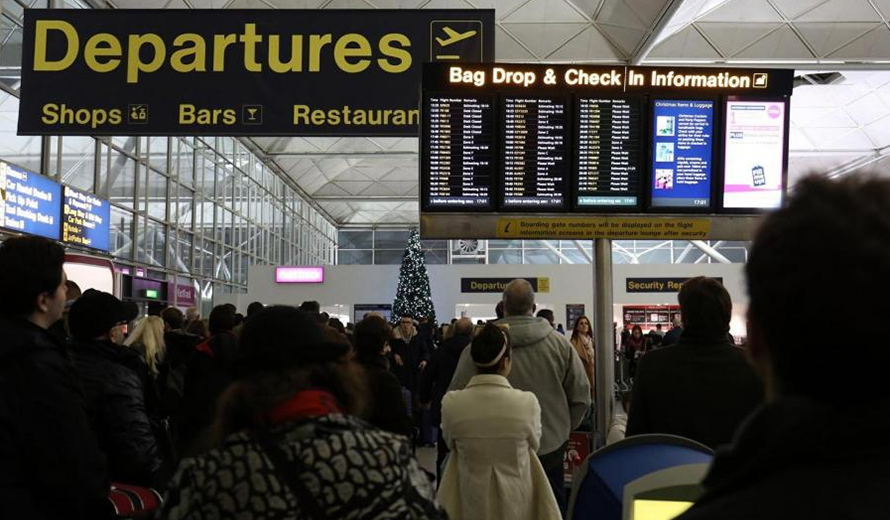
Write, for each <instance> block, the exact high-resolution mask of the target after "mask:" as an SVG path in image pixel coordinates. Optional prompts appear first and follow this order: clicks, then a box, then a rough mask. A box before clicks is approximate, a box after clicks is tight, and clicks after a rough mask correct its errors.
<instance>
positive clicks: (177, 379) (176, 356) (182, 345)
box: [157, 330, 201, 417]
mask: <svg viewBox="0 0 890 520" xmlns="http://www.w3.org/2000/svg"><path fill="white" fill-rule="evenodd" d="M200 342H201V338H200V337H199V336H196V335H194V334H189V333H187V332H183V331H180V330H174V331H168V332H165V333H164V345H165V346H166V352H165V353H164V359H163V360H161V363H160V364H159V365H158V379H157V387H158V394H159V396H160V399H161V411H162V412H163V414H164V415H165V416H169V417H175V416H177V415H178V414H179V411H180V408H181V407H182V398H183V396H184V395H185V377H186V373H187V371H188V365H189V362H190V361H191V359H192V356H194V355H195V352H197V350H196V349H195V347H196V346H197V345H198V343H200Z"/></svg>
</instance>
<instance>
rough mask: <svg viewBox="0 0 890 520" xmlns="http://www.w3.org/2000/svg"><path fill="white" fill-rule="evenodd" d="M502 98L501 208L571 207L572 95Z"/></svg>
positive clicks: (551, 208) (540, 208)
mask: <svg viewBox="0 0 890 520" xmlns="http://www.w3.org/2000/svg"><path fill="white" fill-rule="evenodd" d="M501 102H502V122H501V125H500V127H501V134H500V135H501V140H502V142H501V156H500V159H501V168H500V169H501V171H502V174H503V176H502V179H503V184H502V185H501V197H500V203H501V204H500V206H501V208H502V209H505V210H506V209H509V210H520V211H521V210H531V211H534V210H547V211H553V210H565V209H568V195H567V194H568V187H569V182H568V181H569V141H570V137H569V135H568V132H569V125H568V122H569V116H568V101H567V99H566V98H544V97H513V96H505V97H504V98H503V99H502V101H501Z"/></svg>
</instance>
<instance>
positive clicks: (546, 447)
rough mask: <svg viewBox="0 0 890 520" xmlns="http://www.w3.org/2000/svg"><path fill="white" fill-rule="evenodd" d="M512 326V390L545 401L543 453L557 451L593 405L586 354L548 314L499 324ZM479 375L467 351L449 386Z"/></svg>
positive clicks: (512, 318) (462, 384)
mask: <svg viewBox="0 0 890 520" xmlns="http://www.w3.org/2000/svg"><path fill="white" fill-rule="evenodd" d="M501 324H506V325H508V326H509V327H510V329H509V330H510V338H511V339H512V341H513V368H512V370H511V371H510V375H509V376H508V377H507V380H508V381H510V384H511V385H512V386H513V388H516V389H518V390H525V391H527V392H532V393H533V394H535V397H537V398H538V402H539V403H540V405H541V423H542V426H543V435H542V436H541V447H540V449H539V450H538V453H539V454H541V456H543V455H546V454H549V453H552V452H554V451H556V450H558V449H559V448H560V447H561V446H562V445H563V444H565V443H566V442H568V440H569V434H571V432H572V430H573V429H575V428H577V427H578V425H579V424H581V420H582V419H583V418H584V414H585V413H587V409H588V407H589V406H590V383H588V382H587V374H586V373H585V372H584V365H582V364H581V358H579V357H578V354H577V353H576V352H575V349H574V348H573V347H572V344H571V343H569V340H567V339H566V337H565V336H563V335H562V334H559V333H558V332H556V331H555V330H553V327H551V326H550V323H549V322H548V321H547V320H545V319H544V318H535V317H533V316H508V317H506V318H504V319H502V320H498V325H501ZM474 375H476V366H475V365H474V364H473V359H472V357H471V356H470V349H468V348H467V349H464V351H463V353H461V355H460V361H458V364H457V370H456V371H455V372H454V378H453V379H452V380H451V385H450V386H449V387H448V389H449V390H460V389H463V388H464V387H465V386H467V383H469V382H470V379H471V378H472V377H473V376H474Z"/></svg>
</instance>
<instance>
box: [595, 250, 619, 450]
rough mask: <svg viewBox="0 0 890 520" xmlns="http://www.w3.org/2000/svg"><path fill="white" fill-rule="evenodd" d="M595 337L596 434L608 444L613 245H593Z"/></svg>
mask: <svg viewBox="0 0 890 520" xmlns="http://www.w3.org/2000/svg"><path fill="white" fill-rule="evenodd" d="M593 255H594V258H593V259H594V261H593V317H594V319H593V334H594V336H593V337H594V341H595V343H596V370H595V374H594V378H595V379H594V385H595V386H596V433H597V437H598V438H599V439H602V440H603V441H605V438H606V434H608V432H609V427H610V426H611V425H612V414H613V409H614V408H615V399H614V396H613V395H612V394H613V387H614V385H615V345H614V344H613V342H614V333H613V323H612V319H613V317H612V241H611V240H609V239H597V240H594V244H593Z"/></svg>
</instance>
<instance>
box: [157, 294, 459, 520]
mask: <svg viewBox="0 0 890 520" xmlns="http://www.w3.org/2000/svg"><path fill="white" fill-rule="evenodd" d="M240 347H241V354H242V357H241V361H240V362H239V364H238V369H237V371H236V374H235V378H236V379H235V382H234V383H233V384H232V386H230V387H229V388H228V390H226V392H225V393H224V394H223V395H222V397H221V399H220V403H219V414H218V416H217V418H216V421H215V422H214V424H213V426H212V428H211V430H210V433H211V435H210V436H209V437H208V438H207V446H205V448H206V450H205V451H204V452H203V453H202V454H201V455H197V456H194V457H190V458H186V459H184V460H183V461H182V462H181V463H180V466H179V469H178V471H177V472H176V475H175V476H174V477H173V480H172V482H171V485H170V491H169V493H168V495H167V497H166V498H165V501H164V505H163V508H162V510H161V513H160V518H161V519H164V520H179V519H185V518H187V519H190V520H203V519H208V520H209V519H214V520H229V519H232V520H233V519H236V518H266V519H285V518H287V519H297V520H302V519H310V518H311V519H316V520H318V519H322V518H331V519H333V518H362V519H367V520H375V519H390V518H393V519H395V518H398V519H409V518H416V519H433V520H438V519H442V520H444V519H445V518H446V516H445V512H444V511H442V510H441V509H440V508H439V507H438V506H437V505H436V504H435V501H434V500H433V494H434V492H433V487H432V483H431V481H430V480H429V478H428V477H427V476H426V475H425V474H424V473H423V472H422V470H420V468H419V466H418V465H417V462H416V461H415V460H414V459H413V458H412V457H411V445H410V442H409V441H408V439H407V438H405V437H402V436H400V435H395V434H393V433H389V432H385V431H383V430H380V429H378V428H376V427H374V426H371V425H370V424H368V423H366V422H365V421H363V420H362V419H361V417H363V416H364V415H365V410H366V402H365V396H366V395H367V392H368V389H367V385H366V382H365V381H364V379H363V377H362V373H363V371H362V369H361V368H360V367H359V366H358V365H356V364H355V362H353V361H352V360H351V356H350V350H349V345H348V343H340V342H328V341H326V340H325V338H324V337H323V335H322V332H321V328H320V326H319V324H318V322H317V321H316V320H315V319H313V316H311V315H309V314H308V313H305V312H302V311H299V310H297V309H295V308H293V307H286V306H271V307H267V308H265V309H263V310H261V311H259V312H257V314H256V315H255V316H253V317H251V319H250V320H248V321H247V323H246V324H245V325H244V330H243V332H242V335H241V339H240Z"/></svg>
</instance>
